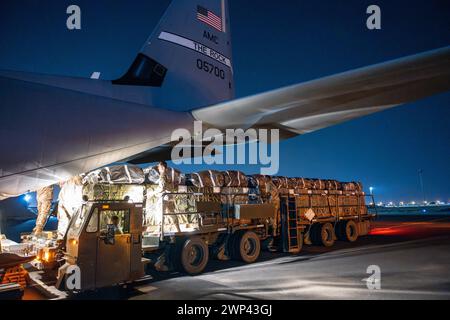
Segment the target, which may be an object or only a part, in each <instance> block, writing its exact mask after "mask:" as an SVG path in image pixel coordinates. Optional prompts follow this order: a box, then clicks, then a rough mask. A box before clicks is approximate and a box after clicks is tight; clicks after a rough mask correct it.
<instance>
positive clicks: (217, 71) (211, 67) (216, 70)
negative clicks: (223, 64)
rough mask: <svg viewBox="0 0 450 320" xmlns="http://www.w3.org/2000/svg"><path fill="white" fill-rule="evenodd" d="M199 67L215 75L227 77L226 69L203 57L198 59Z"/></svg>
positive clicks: (222, 77) (221, 77)
mask: <svg viewBox="0 0 450 320" xmlns="http://www.w3.org/2000/svg"><path fill="white" fill-rule="evenodd" d="M197 68H198V69H200V70H203V71H205V72H208V73H210V74H213V75H215V76H216V77H217V78H220V79H222V80H223V79H225V71H224V70H223V69H220V68H219V67H217V66H215V65H213V64H212V63H209V62H206V61H204V60H202V59H197Z"/></svg>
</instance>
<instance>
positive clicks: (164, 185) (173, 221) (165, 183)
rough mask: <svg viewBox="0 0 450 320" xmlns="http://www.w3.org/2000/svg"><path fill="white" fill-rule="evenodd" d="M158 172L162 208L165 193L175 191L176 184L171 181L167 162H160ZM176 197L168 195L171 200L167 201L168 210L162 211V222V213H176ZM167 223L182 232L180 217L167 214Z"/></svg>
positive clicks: (165, 219) (165, 222) (165, 223)
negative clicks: (174, 200)
mask: <svg viewBox="0 0 450 320" xmlns="http://www.w3.org/2000/svg"><path fill="white" fill-rule="evenodd" d="M157 168H158V172H159V181H158V189H159V190H158V191H159V194H160V195H159V198H160V201H161V202H160V204H161V206H160V207H161V208H164V206H163V201H164V199H163V194H164V193H166V192H173V191H174V186H173V183H171V182H170V181H169V177H168V175H167V163H166V162H165V161H161V162H160V163H158V167H157ZM173 199H174V197H173V196H171V197H168V199H167V200H168V201H170V202H169V203H166V206H165V208H167V209H168V210H166V211H165V212H161V223H162V215H163V214H164V213H176V212H177V211H176V209H175V208H174V202H173ZM166 225H169V226H173V225H174V226H175V227H176V229H177V231H178V232H181V230H180V223H179V219H178V216H172V215H166V216H165V217H164V227H165V226H166Z"/></svg>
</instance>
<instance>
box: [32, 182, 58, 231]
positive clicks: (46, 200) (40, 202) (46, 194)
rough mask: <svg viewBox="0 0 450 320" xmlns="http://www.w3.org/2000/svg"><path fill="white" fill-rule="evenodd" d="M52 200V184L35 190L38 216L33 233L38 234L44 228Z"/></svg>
mask: <svg viewBox="0 0 450 320" xmlns="http://www.w3.org/2000/svg"><path fill="white" fill-rule="evenodd" d="M52 200H53V186H49V187H44V188H42V189H39V190H38V191H37V209H38V217H37V219H36V227H35V228H34V229H33V233H35V234H39V233H41V232H42V231H43V230H44V227H45V223H46V222H47V219H48V217H49V215H50V209H51V207H52Z"/></svg>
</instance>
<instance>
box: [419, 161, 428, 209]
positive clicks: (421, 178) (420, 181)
mask: <svg viewBox="0 0 450 320" xmlns="http://www.w3.org/2000/svg"><path fill="white" fill-rule="evenodd" d="M419 183H420V188H421V190H422V201H423V203H425V201H426V200H425V188H424V186H423V170H422V169H419Z"/></svg>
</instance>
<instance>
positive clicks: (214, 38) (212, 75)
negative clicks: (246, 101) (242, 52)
mask: <svg viewBox="0 0 450 320" xmlns="http://www.w3.org/2000/svg"><path fill="white" fill-rule="evenodd" d="M113 83H114V84H121V85H136V86H148V87H151V88H152V95H153V96H156V97H157V98H156V103H155V104H156V105H157V106H160V107H169V108H178V109H179V107H183V108H188V109H192V108H197V107H201V106H208V105H213V104H216V103H219V102H222V101H225V100H229V99H232V98H233V97H234V83H233V68H232V62H231V34H230V27H229V12H228V0H195V1H194V0H173V1H172V3H171V4H170V5H169V7H168V8H167V10H166V12H165V14H164V16H163V17H162V18H161V20H160V22H159V23H158V25H157V27H156V29H155V30H154V32H153V33H152V35H151V36H150V37H149V39H148V40H147V41H146V42H145V44H144V46H143V47H142V49H141V51H140V52H139V54H138V56H137V58H136V59H135V61H134V62H133V64H132V66H131V67H130V69H129V70H128V72H127V73H126V74H125V75H124V76H123V77H121V78H120V79H118V80H115V81H113Z"/></svg>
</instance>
